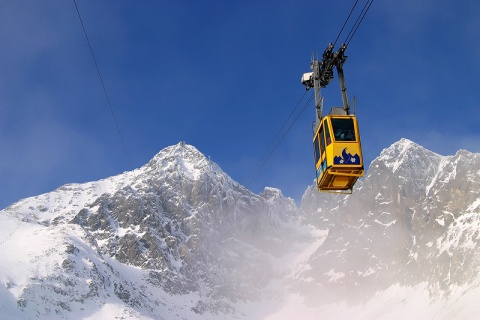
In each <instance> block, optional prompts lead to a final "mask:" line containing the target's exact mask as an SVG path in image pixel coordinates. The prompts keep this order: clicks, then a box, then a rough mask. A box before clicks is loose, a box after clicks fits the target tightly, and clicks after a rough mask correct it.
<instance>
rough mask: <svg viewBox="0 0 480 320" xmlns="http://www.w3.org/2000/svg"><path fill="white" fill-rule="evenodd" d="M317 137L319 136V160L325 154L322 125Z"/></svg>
mask: <svg viewBox="0 0 480 320" xmlns="http://www.w3.org/2000/svg"><path fill="white" fill-rule="evenodd" d="M318 135H319V136H320V158H322V157H323V154H324V153H325V136H324V135H323V125H321V127H320V131H319V133H318Z"/></svg>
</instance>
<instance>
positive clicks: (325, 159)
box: [302, 44, 364, 193]
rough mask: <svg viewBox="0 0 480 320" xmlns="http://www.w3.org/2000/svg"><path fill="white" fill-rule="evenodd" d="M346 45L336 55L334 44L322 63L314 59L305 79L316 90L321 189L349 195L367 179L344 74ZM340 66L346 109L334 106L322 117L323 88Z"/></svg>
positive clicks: (316, 155) (315, 130)
mask: <svg viewBox="0 0 480 320" xmlns="http://www.w3.org/2000/svg"><path fill="white" fill-rule="evenodd" d="M345 50H346V45H345V44H344V45H342V47H341V48H340V49H339V50H338V52H336V53H334V52H333V45H332V44H330V45H329V46H328V48H327V49H326V50H325V52H324V54H323V57H322V61H318V59H315V58H312V64H311V67H312V70H313V72H308V73H305V74H303V76H302V84H303V85H305V86H306V88H307V90H308V89H310V88H315V107H316V110H317V117H316V122H315V123H314V127H313V150H314V158H315V170H316V177H317V188H318V190H320V191H326V192H335V193H346V192H347V191H350V193H351V192H352V190H353V186H354V185H355V182H357V180H358V178H359V177H361V176H363V174H364V168H363V157H362V148H361V144H360V132H359V130H358V122H357V118H356V117H355V115H354V114H351V113H350V106H349V104H348V97H347V88H346V86H345V78H344V75H343V63H344V62H345V60H346V59H347V57H346V56H345V55H344V52H345ZM334 67H336V69H337V73H338V78H339V81H340V89H341V93H342V101H343V107H333V108H332V109H331V111H330V113H329V114H328V115H326V116H323V115H322V109H323V97H320V88H321V87H323V88H325V87H326V86H327V85H328V84H329V83H330V82H331V80H332V79H333V70H332V69H333V68H334Z"/></svg>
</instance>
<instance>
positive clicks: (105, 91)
mask: <svg viewBox="0 0 480 320" xmlns="http://www.w3.org/2000/svg"><path fill="white" fill-rule="evenodd" d="M73 3H74V4H75V8H76V9H77V14H78V19H79V20H80V24H81V25H82V29H83V33H84V35H85V39H87V44H88V48H89V49H90V53H91V55H92V59H93V63H94V64H95V68H96V69H97V74H98V78H99V79H100V83H101V84H102V88H103V93H104V94H105V97H106V98H107V102H108V106H109V107H110V112H111V113H112V117H113V121H114V122H115V126H116V127H117V131H118V135H119V136H120V140H121V141H122V145H123V149H124V150H125V154H126V155H127V160H128V162H129V164H130V167H131V168H132V169H133V164H132V160H131V159H130V155H129V153H128V150H127V146H126V145H125V140H124V139H123V136H122V132H121V131H120V126H119V125H118V121H117V117H116V116H115V112H114V111H113V107H112V103H111V102H110V98H109V96H108V93H107V89H106V87H105V83H104V82H103V78H102V74H101V73H100V68H99V67H98V64H97V59H95V54H94V53H93V49H92V45H91V44H90V40H89V39H88V35H87V31H86V29H85V25H84V24H83V20H82V16H81V14H80V10H79V9H78V6H77V2H76V0H73Z"/></svg>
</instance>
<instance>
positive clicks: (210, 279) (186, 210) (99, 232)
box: [5, 143, 299, 315]
mask: <svg viewBox="0 0 480 320" xmlns="http://www.w3.org/2000/svg"><path fill="white" fill-rule="evenodd" d="M32 203H34V204H35V206H32ZM5 210H6V211H7V213H9V214H12V215H16V216H19V217H20V216H28V217H29V219H30V222H31V223H38V222H41V223H42V224H43V225H44V226H45V228H50V229H52V230H63V229H65V230H69V231H65V234H70V236H69V237H70V238H71V239H76V238H82V239H83V240H82V242H81V243H78V242H76V241H74V242H72V241H71V240H69V239H68V236H66V238H64V239H63V240H62V241H63V242H64V243H65V244H66V245H65V248H64V249H62V248H57V249H56V250H57V251H59V254H60V256H61V258H59V261H60V262H59V264H58V265H56V266H55V267H53V269H52V270H53V271H52V272H54V273H55V274H63V276H61V279H60V278H59V279H58V281H59V282H62V283H71V284H74V285H71V286H68V285H67V286H66V287H65V288H67V289H62V290H64V292H70V291H71V290H70V289H71V288H74V287H75V286H79V287H80V288H81V287H85V286H84V285H83V286H82V283H81V281H82V280H81V278H82V277H83V276H85V277H87V278H89V279H91V280H90V284H89V285H88V286H87V287H85V288H84V289H78V291H79V292H82V290H83V291H84V292H83V293H82V294H81V295H80V296H79V295H78V294H73V293H72V295H71V296H72V298H71V299H67V300H65V299H63V300H59V301H61V302H62V303H63V305H62V306H60V307H59V308H58V310H57V311H56V312H57V314H62V312H68V311H69V310H72V308H73V307H72V306H71V305H72V304H75V303H76V302H78V301H85V299H89V298H91V299H94V297H95V298H96V299H102V297H103V299H106V297H108V294H110V293H111V294H113V295H115V296H116V297H117V298H119V299H120V300H121V301H123V302H124V303H126V304H127V305H130V306H136V308H137V309H139V310H144V311H145V312H147V314H148V313H151V312H153V309H152V306H153V305H159V304H162V303H164V302H162V301H159V300H158V298H155V294H154V292H155V290H158V289H161V290H164V291H165V292H167V293H169V294H176V295H180V294H181V295H186V294H189V293H191V292H193V293H197V294H199V295H200V296H201V297H203V298H201V299H199V300H198V301H197V303H196V305H195V306H194V307H193V311H194V312H196V313H203V312H213V313H216V312H222V313H226V314H232V315H235V312H236V311H235V309H234V308H233V307H232V306H231V305H230V304H231V303H232V302H234V301H236V300H239V299H240V300H252V299H256V298H258V297H259V295H260V290H261V289H262V288H263V287H264V286H265V284H266V283H267V282H268V281H269V279H270V278H271V276H272V274H273V272H272V269H273V266H272V265H271V258H270V257H271V255H275V254H281V253H282V252H283V251H284V250H285V248H288V245H287V243H289V241H291V238H289V236H295V235H294V234H292V233H289V232H288V231H287V230H288V229H289V221H292V220H294V219H298V214H299V211H298V209H297V207H296V206H295V204H294V202H293V200H292V199H287V198H285V197H284V196H283V195H282V194H281V192H280V191H279V190H277V189H273V188H266V189H265V191H264V192H263V193H262V194H260V195H255V194H253V193H251V192H250V191H248V190H247V189H245V188H244V187H242V186H241V185H239V184H238V183H236V182H235V181H233V180H232V179H231V178H230V177H229V176H228V175H227V174H225V173H224V172H223V171H222V170H221V169H220V168H219V167H218V166H217V165H216V164H214V163H212V162H211V161H209V160H208V159H206V158H205V156H203V155H202V154H201V153H200V152H199V151H198V150H196V149H195V148H194V147H192V146H189V145H186V144H184V143H179V144H178V145H175V146H172V147H168V148H166V149H164V150H162V151H161V152H159V153H158V154H157V155H156V156H155V157H154V158H153V159H152V160H151V161H150V162H149V163H147V164H146V165H145V166H143V167H142V168H140V169H137V170H134V171H132V172H127V173H124V174H122V175H119V176H116V177H112V178H109V179H106V180H102V181H99V182H92V183H87V184H82V185H67V186H64V187H61V188H59V189H58V190H56V191H54V192H52V193H50V194H45V195H42V196H38V197H36V199H26V200H24V201H20V202H18V203H16V204H14V205H12V206H10V207H9V208H7V209H5ZM72 230H74V231H72ZM45 232H46V231H45ZM72 232H73V235H72ZM86 247H91V248H93V250H94V253H92V254H93V255H94V256H95V258H92V257H90V256H89V255H88V254H87V253H86V250H87V249H85V248H86ZM82 248H83V249H82ZM49 250H50V249H49ZM51 250H55V249H53V248H52V249H51ZM117 263H121V264H124V265H130V266H134V267H137V268H139V269H138V272H139V274H142V276H141V278H142V280H141V282H140V283H136V282H129V281H128V280H125V279H124V278H123V277H122V276H121V275H120V274H121V272H119V271H117V268H116V267H115V266H116V264H117ZM45 277H46V279H48V277H50V275H48V274H47V275H46V276H45ZM107 279H108V281H107ZM39 281H40V283H42V281H44V280H41V279H40V280H39ZM44 282H45V283H48V284H49V285H51V283H53V282H54V281H53V280H51V279H50V280H45V281H44ZM102 282H105V283H103V285H102ZM40 286H41V285H40ZM139 287H141V288H143V289H142V290H139ZM68 288H70V289H68ZM102 288H103V290H102ZM155 288H157V289H155ZM48 290H49V289H47V291H48ZM69 290H70V291H69ZM40 291H41V290H40V289H35V288H33V289H32V287H29V285H26V287H25V289H24V291H23V292H24V293H23V295H21V298H20V299H19V300H18V301H21V307H22V308H23V309H22V310H28V309H29V308H30V309H31V310H33V309H32V308H37V307H38V306H37V307H35V306H34V305H32V302H31V301H32V299H33V296H34V294H35V293H38V292H40ZM70 293H71V292H70ZM66 295H68V294H66ZM229 301H230V302H229ZM62 310H63V311H62ZM49 312H50V311H48V310H43V311H40V314H42V313H44V314H45V315H48V314H49Z"/></svg>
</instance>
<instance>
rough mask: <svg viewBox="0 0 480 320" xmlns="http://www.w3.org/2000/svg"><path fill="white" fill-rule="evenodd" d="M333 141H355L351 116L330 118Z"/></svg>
mask: <svg viewBox="0 0 480 320" xmlns="http://www.w3.org/2000/svg"><path fill="white" fill-rule="evenodd" d="M330 120H331V121H332V127H333V129H332V130H333V134H334V135H335V141H355V140H356V139H355V127H354V125H353V119H352V118H344V119H335V118H332V119H330Z"/></svg>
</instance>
